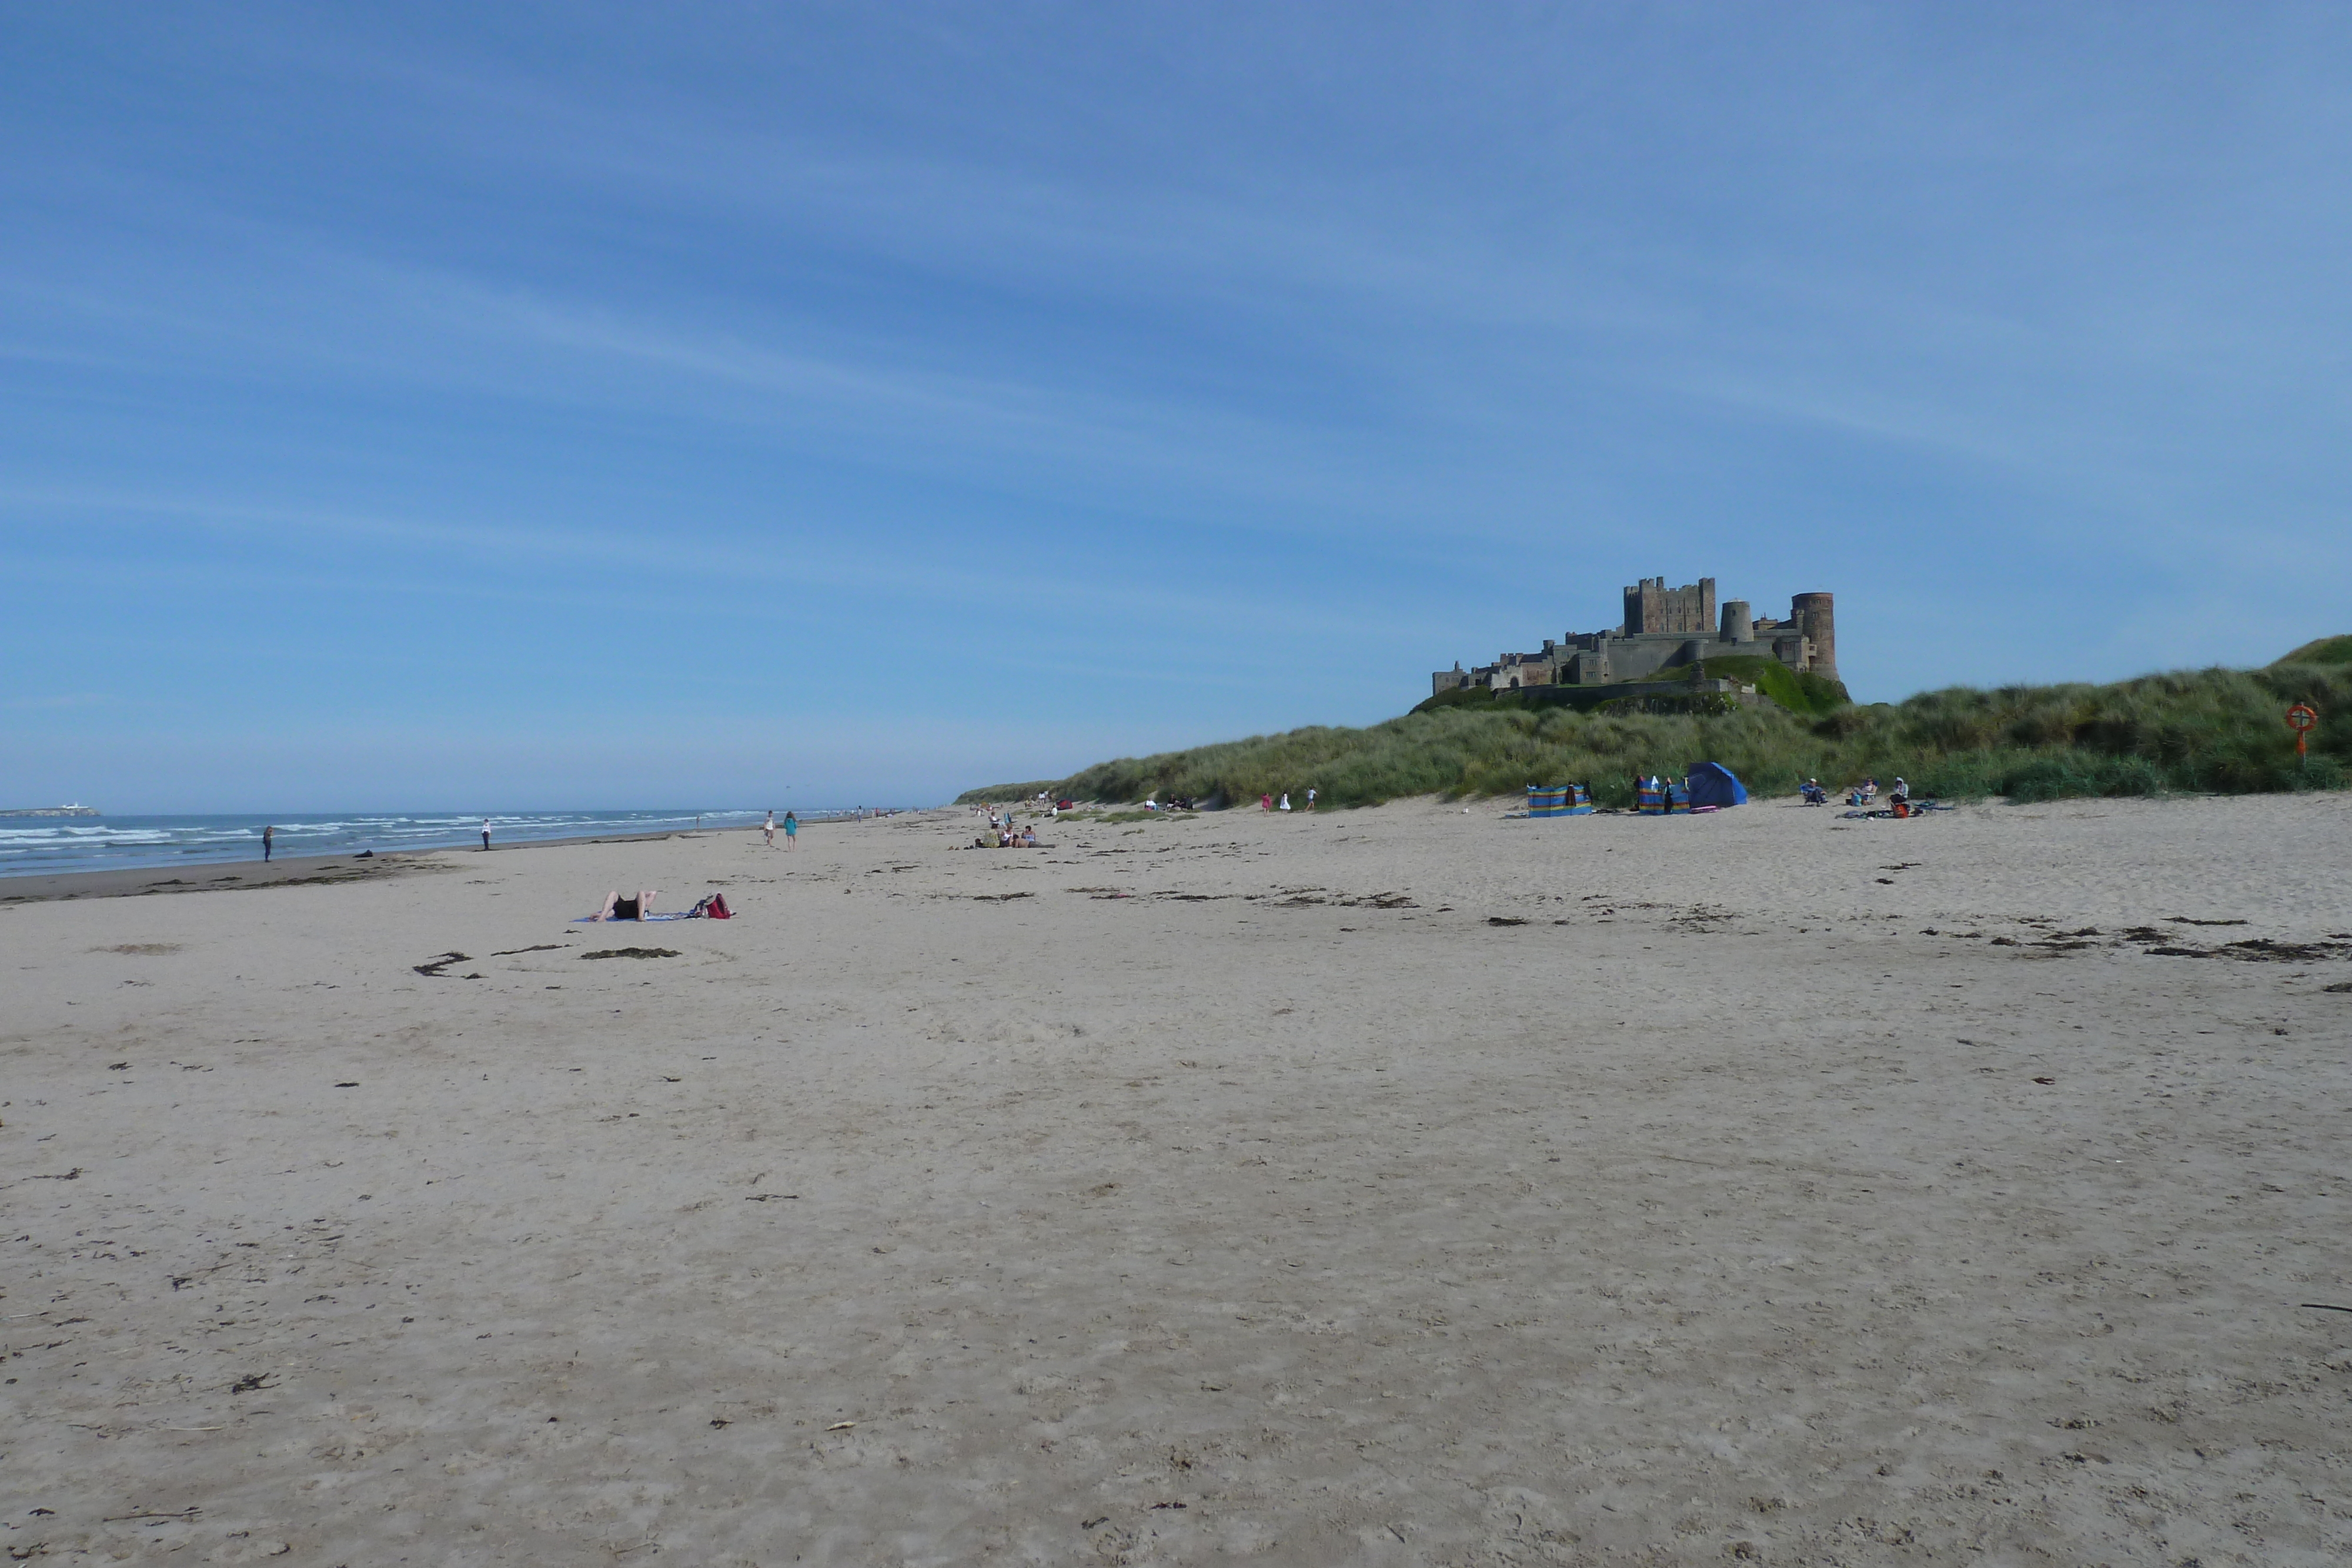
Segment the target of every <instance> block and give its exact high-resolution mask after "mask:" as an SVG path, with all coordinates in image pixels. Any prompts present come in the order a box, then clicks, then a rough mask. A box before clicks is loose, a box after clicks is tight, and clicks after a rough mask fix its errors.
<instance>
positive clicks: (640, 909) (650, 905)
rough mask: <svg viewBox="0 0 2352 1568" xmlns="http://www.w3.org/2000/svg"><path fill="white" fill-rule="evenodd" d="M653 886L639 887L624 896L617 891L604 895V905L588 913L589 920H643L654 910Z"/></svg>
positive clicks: (654, 891)
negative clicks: (591, 913)
mask: <svg viewBox="0 0 2352 1568" xmlns="http://www.w3.org/2000/svg"><path fill="white" fill-rule="evenodd" d="M655 893H656V889H654V888H650V887H648V888H641V889H639V890H638V891H637V892H635V893H633V894H629V895H628V896H627V897H625V898H624V897H623V896H621V894H617V893H608V894H605V895H604V908H602V909H600V910H598V911H597V912H596V913H595V914H593V915H590V916H589V917H588V918H589V919H591V920H643V919H645V918H646V917H647V916H649V915H652V914H653V912H654V894H655Z"/></svg>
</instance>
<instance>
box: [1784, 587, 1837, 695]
mask: <svg viewBox="0 0 2352 1568" xmlns="http://www.w3.org/2000/svg"><path fill="white" fill-rule="evenodd" d="M1832 608H1833V607H1832V604H1831V596H1830V595H1829V594H1826V593H1800V594H1798V595H1797V596H1796V597H1795V598H1793V599H1791V600H1790V601H1789V615H1790V619H1791V620H1793V621H1795V622H1797V629H1798V630H1799V631H1801V632H1803V633H1804V634H1805V640H1806V641H1807V642H1809V643H1812V645H1813V664H1812V669H1813V674H1817V675H1827V676H1828V677H1829V678H1830V679H1831V680H1836V679H1837V678H1838V673H1837V620H1836V617H1835V615H1834V614H1833V613H1832Z"/></svg>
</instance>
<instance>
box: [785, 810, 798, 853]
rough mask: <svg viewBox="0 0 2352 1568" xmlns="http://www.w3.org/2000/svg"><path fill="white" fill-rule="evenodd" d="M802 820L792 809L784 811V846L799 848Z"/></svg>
mask: <svg viewBox="0 0 2352 1568" xmlns="http://www.w3.org/2000/svg"><path fill="white" fill-rule="evenodd" d="M800 836H801V820H800V819H799V818H798V817H795V816H793V814H792V813H791V812H790V811H786V812H785V813H784V848H786V849H788V850H789V849H797V848H798V847H799V844H800Z"/></svg>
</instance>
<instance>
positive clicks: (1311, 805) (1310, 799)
mask: <svg viewBox="0 0 2352 1568" xmlns="http://www.w3.org/2000/svg"><path fill="white" fill-rule="evenodd" d="M1307 810H1310V811H1311V810H1315V789H1314V786H1312V785H1309V786H1307Z"/></svg>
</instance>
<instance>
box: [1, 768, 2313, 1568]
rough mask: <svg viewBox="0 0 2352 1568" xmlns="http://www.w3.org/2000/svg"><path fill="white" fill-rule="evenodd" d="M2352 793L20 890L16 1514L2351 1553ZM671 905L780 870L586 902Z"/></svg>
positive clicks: (991, 1540) (10, 1234)
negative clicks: (142, 888) (157, 889)
mask: <svg viewBox="0 0 2352 1568" xmlns="http://www.w3.org/2000/svg"><path fill="white" fill-rule="evenodd" d="M2347 829H2352V799H2347V798H2345V797H2339V796H2311V797H2302V798H2275V797H2274V798H2262V799H2251V800H2220V801H2190V800H2178V801H2159V802H2144V801H2132V802H2118V801H2098V802H2077V803H2071V804H2066V805H2059V806H2046V807H2027V808H2011V807H1985V808H1972V809H1969V810H1963V811H1959V812H1956V813H1952V814H1949V815H1939V816H1936V817H1932V818H1928V819H1926V820H1922V821H1913V822H1844V821H1839V820H1837V819H1836V818H1835V816H1834V814H1833V813H1832V812H1828V811H1822V810H1801V809H1797V808H1794V807H1790V806H1787V805H1784V804H1780V803H1764V804H1759V805H1757V806H1752V807H1749V808H1745V809H1742V810H1737V811H1732V812H1727V813H1723V814H1721V815H1718V816H1715V817H1706V818H1697V819H1681V820H1675V821H1641V820H1636V819H1630V818H1622V817H1603V818H1588V819H1577V820H1569V821H1553V822H1539V823H1538V822H1528V821H1507V820H1504V819H1502V818H1500V817H1499V816H1498V815H1497V811H1496V808H1495V807H1493V806H1491V805H1482V806H1479V807H1476V808H1475V809H1474V810H1473V811H1472V812H1471V813H1469V814H1467V815H1465V814H1463V813H1462V811H1461V810H1460V808H1459V807H1445V806H1441V805H1439V804H1437V803H1434V802H1430V801H1411V802H1401V803H1399V804H1396V805H1393V806H1390V807H1386V808H1383V809H1381V810H1374V811H1360V812H1342V813H1326V814H1324V815H1322V816H1319V817H1317V818H1313V819H1307V818H1304V817H1301V816H1298V815H1296V814H1294V815H1293V816H1292V817H1290V818H1288V819H1282V818H1269V817H1266V816H1264V815H1261V814H1259V813H1256V812H1254V811H1235V812H1230V813H1224V814H1220V815H1215V816H1203V817H1200V818H1195V819H1190V820H1181V821H1152V822H1144V823H1133V824H1126V823H1120V824H1109V823H1092V824H1083V825H1076V826H1071V825H1061V826H1058V827H1053V828H1050V829H1048V836H1049V838H1051V839H1052V841H1053V844H1054V847H1052V848H1050V849H1045V850H1039V851H1031V852H1007V851H975V850H971V849H960V848H958V847H957V846H958V845H959V844H965V845H968V844H969V843H970V842H971V838H972V835H973V831H974V830H973V827H972V824H971V820H970V819H969V818H968V817H966V816H964V815H962V814H961V813H940V814H935V815H929V816H908V817H900V818H897V819H893V820H890V821H883V822H869V823H864V824H838V825H829V826H828V827H827V830H826V831H825V832H824V833H822V834H810V835H804V836H803V841H802V844H801V847H800V848H799V849H798V850H796V851H789V852H788V851H786V850H784V849H782V847H779V848H778V849H776V850H774V851H772V852H770V851H766V850H763V849H762V848H761V844H760V841H759V836H758V834H757V832H756V831H743V832H730V833H707V834H704V835H701V836H699V837H682V838H672V839H668V840H664V841H644V842H625V843H624V842H606V843H599V844H578V845H571V846H565V847H562V848H548V849H541V850H540V851H538V852H534V853H530V854H515V853H506V852H499V853H493V854H490V855H475V854H470V853H466V852H436V853H427V854H420V855H416V856H413V857H412V856H404V857H402V859H404V860H413V861H415V862H416V863H417V864H418V865H419V866H420V867H423V868H425V869H428V870H431V871H432V872H434V873H435V874H419V875H403V876H398V877H385V878H378V877H370V878H368V879H366V880H362V881H359V882H356V883H348V884H319V883H303V882H300V881H299V880H295V881H293V882H291V883H289V884H288V885H280V886H272V887H265V888H256V889H246V890H239V891H222V892H216V893H206V894H200V895H197V896H191V897H184V898H104V899H97V898H92V899H82V900H50V901H44V902H34V903H20V904H12V905H9V906H7V907H5V908H0V965H5V974H6V976H7V991H6V996H7V1006H6V1007H5V1009H4V1010H0V1101H5V1104H0V1215H4V1216H5V1222H6V1223H5V1234H0V1292H5V1293H0V1319H5V1322H0V1353H4V1354H0V1359H4V1360H5V1371H0V1376H5V1377H6V1378H8V1379H11V1380H13V1381H9V1382H7V1383H5V1384H0V1410H5V1413H6V1414H7V1416H9V1421H8V1424H7V1426H6V1428H5V1431H6V1437H5V1439H4V1440H0V1441H5V1452H0V1473H5V1476H6V1477H7V1485H6V1487H5V1491H6V1493H7V1495H8V1496H9V1498H10V1499H11V1506H10V1507H9V1509H8V1511H7V1517H6V1518H5V1521H0V1523H5V1531H0V1541H5V1545H6V1546H7V1547H8V1549H9V1550H10V1552H12V1553H16V1554H20V1555H37V1554H41V1553H46V1554H47V1555H48V1556H53V1557H57V1558H59V1559H65V1558H68V1557H70V1556H72V1555H73V1554H75V1553H84V1552H86V1553H89V1554H92V1555H94V1556H95V1557H97V1558H99V1559H102V1560H103V1559H111V1560H121V1561H144V1560H148V1559H150V1558H152V1559H155V1560H158V1561H161V1560H163V1559H166V1558H170V1559H172V1560H175V1561H181V1562H224V1563H226V1562H241V1561H285V1562H299V1563H389V1562H397V1561H401V1560H403V1559H405V1560H409V1561H414V1562H426V1561H432V1562H446V1563H496V1562H515V1563H571V1562H600V1563H601V1562H615V1561H617V1562H629V1561H642V1560H646V1558H649V1557H651V1556H652V1555H654V1554H656V1552H658V1554H660V1555H662V1556H664V1557H666V1558H667V1559H668V1560H671V1561H676V1562H682V1563H791V1562H794V1561H800V1562H806V1563H971V1562H975V1561H981V1560H983V1559H995V1560H1002V1561H1007V1562H1040V1563H1064V1562H1085V1563H1095V1562H1127V1563H1177V1562H1194V1561H1205V1560H1207V1559H1210V1558H1213V1557H1218V1556H1228V1557H1233V1556H1248V1555H1253V1554H1255V1555H1258V1556H1261V1557H1263V1558H1264V1559H1265V1560H1266V1561H1269V1562H1278V1563H1614V1562H1644V1563H1649V1562H1670V1563H1723V1562H1765V1563H1924V1562H1958V1561H1994V1562H2026V1561H2052V1562H2063V1563H2093V1562H2110V1563H2183V1562H2186V1561H2188V1560H2190V1559H2194V1560H2196V1561H2198V1562H2200V1563H2203V1564H2208V1565H2210V1564H2217V1563H2263V1564H2276V1563H2315V1564H2316V1563H2334V1562H2337V1561H2342V1560H2343V1559H2344V1558H2345V1557H2346V1555H2347V1552H2352V1494H2347V1490H2346V1488H2345V1486H2344V1484H2343V1481H2342V1477H2343V1473H2344V1459H2343V1452H2344V1449H2343V1436H2342V1435H2343V1432H2344V1430H2345V1421H2346V1416H2347V1413H2352V1412H2347V1396H2352V1313H2346V1312H2329V1311H2322V1310H2312V1309H2309V1308H2306V1307H2305V1306H2304V1305H2302V1303H2305V1302H2317V1303H2325V1304H2332V1305H2339V1306H2347V1307H2352V1247H2347V1241H2346V1218H2347V1209H2346V1197H2347V1184H2346V1178H2345V1176H2344V1174H2343V1172H2342V1165H2343V1156H2342V1149H2343V1146H2344V1136H2345V1128H2346V1126H2347V1118H2352V1060H2347V1059H2352V849H2347V845H2352V833H2348V832H2347ZM290 863H291V862H289V864H290ZM639 886H652V887H656V888H660V889H662V890H664V892H663V897H662V904H663V905H664V906H666V907H677V906H681V905H683V904H688V903H690V902H691V901H692V900H693V899H694V898H695V897H697V896H698V895H699V894H702V893H705V892H709V891H711V890H712V889H714V888H720V887H723V888H724V890H725V891H726V892H727V894H728V895H729V898H730V901H731V902H733V903H734V904H736V905H737V907H738V908H739V909H740V911H741V917H740V918H739V919H736V920H734V921H730V922H724V923H719V922H670V923H662V924H652V925H609V926H608V925H571V924H568V923H567V921H568V917H570V916H572V915H580V914H583V913H585V912H586V911H588V910H589V909H592V908H593V907H595V906H596V904H598V903H599V902H601V900H602V898H603V896H604V892H605V891H606V890H607V889H608V888H614V887H618V888H623V889H629V888H635V887H639ZM5 891H6V889H5V888H0V892H5ZM632 947H635V948H651V949H664V950H668V951H671V952H673V953H675V955H676V956H666V957H634V956H621V957H608V958H591V957H589V956H588V955H590V954H593V953H600V952H613V951H614V950H617V949H625V948H632ZM453 954H455V955H460V956H459V957H456V958H450V959H449V960H448V961H447V962H446V963H444V964H443V965H442V966H441V967H439V968H438V970H437V971H436V972H435V973H431V974H424V973H419V972H418V969H419V967H420V966H425V967H431V966H432V964H433V961H435V960H436V959H442V958H445V957H446V956H448V955H453ZM2335 988H2340V989H2335ZM34 1510H46V1511H45V1512H33V1511H34Z"/></svg>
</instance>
